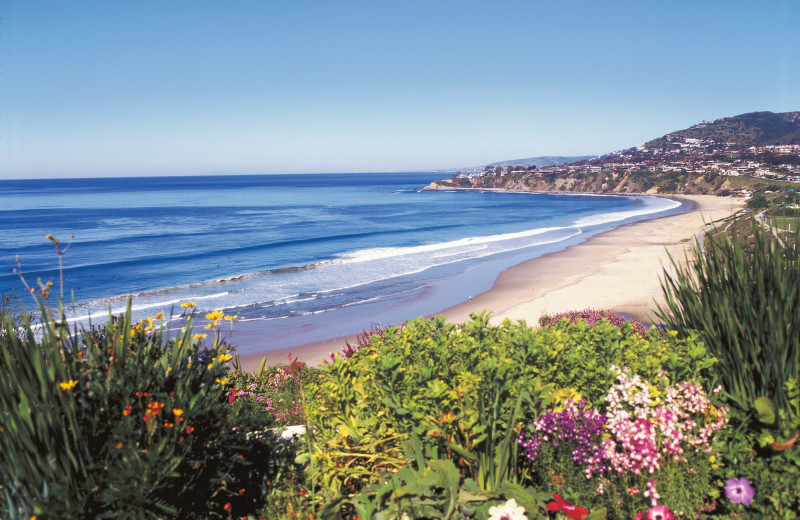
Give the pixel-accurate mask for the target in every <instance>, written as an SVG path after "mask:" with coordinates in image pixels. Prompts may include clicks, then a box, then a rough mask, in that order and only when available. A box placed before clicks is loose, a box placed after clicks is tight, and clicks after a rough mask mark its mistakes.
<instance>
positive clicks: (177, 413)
mask: <svg viewBox="0 0 800 520" xmlns="http://www.w3.org/2000/svg"><path fill="white" fill-rule="evenodd" d="M172 413H173V414H174V415H175V417H180V416H181V415H183V410H181V409H180V408H173V409H172Z"/></svg>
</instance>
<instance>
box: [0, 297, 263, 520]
mask: <svg viewBox="0 0 800 520" xmlns="http://www.w3.org/2000/svg"><path fill="white" fill-rule="evenodd" d="M40 310H41V312H42V316H47V317H50V318H49V319H45V320H43V326H42V327H41V329H38V330H34V329H33V328H32V327H31V326H30V324H29V323H27V324H26V325H25V326H24V328H23V331H22V333H17V334H15V333H14V332H18V331H17V330H16V329H14V327H15V323H14V321H13V319H11V318H10V317H8V316H6V319H5V320H4V322H3V324H2V330H3V332H4V333H5V334H6V336H4V337H8V338H9V341H8V345H7V346H6V348H4V349H2V352H0V371H1V372H2V373H4V375H5V377H4V380H3V381H2V383H0V416H2V417H3V421H2V425H0V482H2V484H1V485H0V493H2V495H3V500H2V501H0V516H3V517H4V518H15V517H17V516H22V517H27V516H31V515H41V516H42V517H45V518H162V517H166V516H169V517H180V518H187V517H192V518H202V517H213V516H216V517H222V516H225V517H227V516H228V515H229V514H233V513H236V514H247V513H249V512H253V511H256V510H257V508H258V507H259V506H260V505H261V504H262V503H263V501H264V496H265V493H266V492H267V490H266V488H265V486H264V481H265V479H266V478H267V477H268V476H269V473H268V472H269V470H270V465H269V463H270V461H271V459H272V458H273V457H272V453H273V443H272V437H271V436H270V435H269V434H268V433H263V434H262V435H260V436H258V438H251V439H248V433H250V432H254V431H259V430H262V429H263V426H264V424H263V423H262V422H260V421H259V420H258V419H259V418H258V417H256V416H254V415H253V413H252V410H251V409H248V408H245V407H240V408H232V407H230V406H229V405H228V403H227V400H226V384H227V377H228V376H227V372H228V367H227V361H228V360H230V359H231V355H230V354H229V353H228V348H227V346H225V345H223V344H222V343H221V342H220V341H219V335H217V336H216V339H215V341H213V344H212V345H211V346H210V347H209V348H208V349H204V348H202V347H201V344H200V337H199V335H193V334H192V327H191V321H190V322H189V324H188V325H187V327H186V328H185V330H184V331H183V332H182V333H179V334H177V335H175V336H173V337H170V335H169V333H168V331H165V330H163V329H161V328H160V327H159V328H158V329H156V326H157V319H156V320H152V319H150V320H146V321H144V322H141V323H139V324H132V323H131V321H130V307H129V309H128V311H127V313H126V314H125V316H124V317H123V319H122V320H111V319H110V320H109V322H108V324H107V325H106V327H105V328H104V329H103V330H102V331H98V330H94V331H80V332H78V331H75V332H73V333H72V334H70V331H69V330H68V329H67V327H66V326H65V325H64V324H63V322H62V321H59V320H56V319H54V318H52V314H51V313H49V311H48V310H47V309H46V308H45V306H44V305H40ZM145 333H146V336H144V337H146V340H144V341H143V340H142V337H143V334H145ZM134 345H135V346H136V348H132V346H134ZM254 462H257V463H258V464H257V465H256V464H254ZM272 462H273V469H274V463H275V461H272Z"/></svg>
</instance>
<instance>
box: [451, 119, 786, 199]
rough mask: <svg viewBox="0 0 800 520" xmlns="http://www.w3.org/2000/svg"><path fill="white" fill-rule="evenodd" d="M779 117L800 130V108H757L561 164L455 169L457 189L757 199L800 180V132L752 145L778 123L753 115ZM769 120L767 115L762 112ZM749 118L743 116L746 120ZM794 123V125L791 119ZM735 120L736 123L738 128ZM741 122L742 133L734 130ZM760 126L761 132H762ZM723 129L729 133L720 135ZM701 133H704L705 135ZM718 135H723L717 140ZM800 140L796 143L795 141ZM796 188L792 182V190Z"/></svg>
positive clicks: (454, 184) (454, 182) (453, 180)
mask: <svg viewBox="0 0 800 520" xmlns="http://www.w3.org/2000/svg"><path fill="white" fill-rule="evenodd" d="M763 114H768V115H769V116H773V117H771V118H770V120H769V122H770V123H772V119H773V118H774V117H780V118H781V119H780V121H781V122H783V123H785V124H788V125H790V126H789V128H788V131H790V132H795V133H796V130H794V129H795V127H797V126H800V124H798V123H800V115H798V116H795V115H796V114H798V113H797V112H790V113H787V114H771V113H768V112H767V113H755V114H745V115H743V116H736V117H734V118H726V119H720V120H717V121H714V122H713V123H707V122H704V123H701V124H698V125H694V126H693V127H691V128H689V129H686V130H683V131H680V132H674V133H671V134H667V135H665V136H663V137H660V138H658V139H655V140H653V141H650V142H648V143H645V144H643V145H640V146H636V147H633V148H628V149H626V150H622V151H617V152H612V153H609V154H606V155H603V156H600V157H596V158H593V159H588V160H579V161H576V162H572V163H568V164H560V165H549V166H538V167H537V166H535V165H526V164H508V165H506V166H505V167H503V166H492V165H490V166H486V167H484V168H483V169H482V170H477V171H459V172H456V173H455V175H454V176H453V178H452V179H451V181H450V183H447V182H445V183H444V186H442V187H447V184H450V185H451V186H452V187H506V188H512V189H533V190H542V191H570V192H575V191H585V192H611V193H634V192H638V193H687V194H688V193H695V194H714V195H735V196H744V197H750V196H752V195H753V193H754V192H769V191H772V189H787V186H783V184H784V183H791V184H798V185H800V137H794V134H793V133H790V134H788V135H789V137H788V138H787V137H786V135H787V134H786V133H785V132H784V133H783V134H780V136H781V137H779V138H777V139H774V140H777V141H780V140H781V139H784V140H788V141H790V142H789V143H780V142H777V143H773V144H751V143H752V142H754V141H758V140H759V136H762V137H761V141H764V140H769V139H765V138H763V135H764V134H765V133H767V132H768V131H769V130H771V128H767V130H762V127H766V126H767V125H766V123H764V122H763V121H762V120H759V124H760V126H759V125H754V124H752V123H751V124H749V125H748V124H746V123H748V122H749V121H748V120H747V119H746V118H747V117H748V116H752V115H763ZM762 119H763V117H762ZM743 120H744V122H743ZM786 121H788V123H786ZM734 125H735V126H734ZM732 126H734V127H735V129H736V130H737V131H733V132H732V131H731V130H730V128H731V127H732ZM756 130H759V131H760V133H759V132H756ZM720 135H723V136H724V137H725V138H726V139H725V140H722V139H720ZM698 136H702V137H698ZM715 137H716V138H715ZM795 141H796V142H795ZM788 189H792V188H788Z"/></svg>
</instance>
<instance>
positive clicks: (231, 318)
mask: <svg viewBox="0 0 800 520" xmlns="http://www.w3.org/2000/svg"><path fill="white" fill-rule="evenodd" d="M238 317H239V315H238V314H234V315H233V316H224V317H223V319H226V320H228V321H233V320H235V319H236V318H238Z"/></svg>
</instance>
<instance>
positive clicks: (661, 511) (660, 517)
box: [633, 506, 675, 520]
mask: <svg viewBox="0 0 800 520" xmlns="http://www.w3.org/2000/svg"><path fill="white" fill-rule="evenodd" d="M633 520H675V517H674V516H672V513H670V512H669V508H668V507H667V506H653V507H651V508H650V509H648V510H647V513H646V514H645V513H637V514H636V516H634V517H633Z"/></svg>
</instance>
